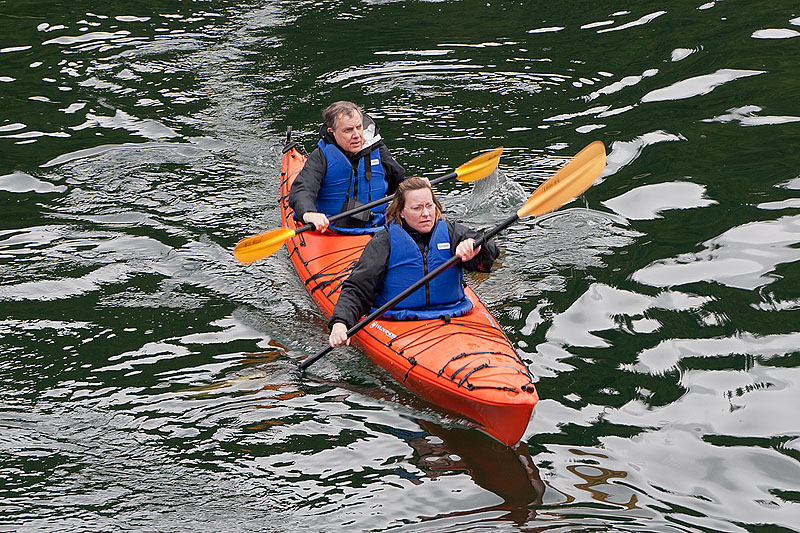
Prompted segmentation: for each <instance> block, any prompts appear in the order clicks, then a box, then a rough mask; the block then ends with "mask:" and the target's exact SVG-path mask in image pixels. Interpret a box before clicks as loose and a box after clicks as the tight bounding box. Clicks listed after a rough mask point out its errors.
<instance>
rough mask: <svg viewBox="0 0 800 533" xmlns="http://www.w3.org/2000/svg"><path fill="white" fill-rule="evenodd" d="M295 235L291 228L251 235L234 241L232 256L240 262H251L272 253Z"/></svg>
mask: <svg viewBox="0 0 800 533" xmlns="http://www.w3.org/2000/svg"><path fill="white" fill-rule="evenodd" d="M294 236H295V232H294V230H293V229H289V228H277V229H272V230H269V231H265V232H264V233H259V234H258V235H253V236H252V237H246V238H244V239H242V240H241V241H239V242H238V243H236V247H235V248H234V249H233V257H235V258H236V260H237V261H239V262H240V263H252V262H253V261H258V260H259V259H262V258H264V257H267V256H268V255H272V254H274V253H275V252H276V251H278V250H279V249H280V247H281V246H283V243H285V242H286V241H287V240H289V239H291V238H292V237H294Z"/></svg>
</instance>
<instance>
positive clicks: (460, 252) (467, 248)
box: [456, 239, 481, 263]
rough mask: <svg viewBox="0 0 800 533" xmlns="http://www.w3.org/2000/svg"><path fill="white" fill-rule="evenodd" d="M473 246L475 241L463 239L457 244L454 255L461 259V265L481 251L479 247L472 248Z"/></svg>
mask: <svg viewBox="0 0 800 533" xmlns="http://www.w3.org/2000/svg"><path fill="white" fill-rule="evenodd" d="M474 246H475V239H464V240H463V241H461V242H460V243H458V246H456V255H457V256H458V257H460V258H461V262H462V263H466V262H467V261H469V260H470V259H472V258H473V257H475V256H476V255H478V252H480V251H481V247H480V246H478V247H477V248H474Z"/></svg>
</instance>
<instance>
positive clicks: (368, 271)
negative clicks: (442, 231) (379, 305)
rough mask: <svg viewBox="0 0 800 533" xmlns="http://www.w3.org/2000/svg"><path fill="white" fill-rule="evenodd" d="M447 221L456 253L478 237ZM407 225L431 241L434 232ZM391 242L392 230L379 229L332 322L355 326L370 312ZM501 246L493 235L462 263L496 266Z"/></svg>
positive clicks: (483, 267) (422, 239)
mask: <svg viewBox="0 0 800 533" xmlns="http://www.w3.org/2000/svg"><path fill="white" fill-rule="evenodd" d="M446 222H447V229H448V231H449V233H450V253H452V254H455V250H456V247H457V246H458V244H459V243H460V242H461V241H463V240H466V239H470V238H472V239H475V238H477V237H478V233H477V232H476V231H473V230H471V229H469V228H468V227H466V226H464V225H463V224H459V223H457V222H449V221H446ZM403 228H404V229H405V230H406V231H407V232H408V234H409V235H411V237H412V238H413V239H414V241H415V242H416V243H417V244H418V245H420V247H422V245H423V244H427V242H428V241H430V238H431V233H428V234H425V235H422V234H420V233H418V232H416V231H414V230H413V229H411V228H410V227H409V226H408V225H407V224H406V223H405V222H403ZM390 251H391V245H390V240H389V232H388V231H387V230H385V229H384V230H383V231H379V232H378V233H376V234H375V236H374V237H372V239H371V240H370V241H369V242H368V243H367V246H366V247H365V248H364V253H362V254H361V259H359V260H358V262H357V263H356V266H355V267H354V268H353V272H352V273H351V274H350V276H349V277H348V278H347V279H346V280H345V281H344V283H343V284H342V292H341V294H339V300H338V302H337V303H336V307H335V308H334V309H333V315H332V316H331V320H330V322H328V325H329V326H333V324H335V323H336V322H343V323H344V324H345V325H346V326H347V329H350V328H351V327H353V326H354V325H355V324H356V323H357V322H358V321H359V320H360V319H361V317H362V316H364V315H365V314H367V312H368V311H369V309H370V308H371V307H372V302H373V301H374V300H375V295H376V294H378V291H379V290H380V287H381V284H382V283H383V278H384V277H385V276H386V267H387V264H388V263H389V252H390ZM498 255H500V250H499V249H498V248H497V245H496V244H495V242H494V240H493V239H489V241H488V242H485V243H484V244H483V246H481V251H480V252H478V255H476V256H475V257H473V258H472V259H471V260H469V261H467V262H466V263H462V265H461V266H462V267H464V268H465V269H467V270H473V271H476V272H489V271H490V270H491V269H492V265H493V264H494V261H495V259H497V256H498Z"/></svg>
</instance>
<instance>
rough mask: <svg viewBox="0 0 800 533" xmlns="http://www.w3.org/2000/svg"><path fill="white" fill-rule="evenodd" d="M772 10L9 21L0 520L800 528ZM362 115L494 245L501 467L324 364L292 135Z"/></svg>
mask: <svg viewBox="0 0 800 533" xmlns="http://www.w3.org/2000/svg"><path fill="white" fill-rule="evenodd" d="M798 57H800V8H798V6H797V4H796V3H795V2H786V1H779V2H734V1H732V0H727V1H716V2H714V1H711V2H707V3H702V1H698V2H662V3H653V2H649V3H646V2H616V3H613V2H612V3H609V2H555V3H540V2H537V3H527V2H495V1H490V2H487V1H482V2H475V1H462V2H393V1H390V0H385V1H378V0H374V1H362V2H338V1H334V2H306V1H294V2H288V1H285V2H266V1H262V2H256V1H249V2H227V1H222V0H219V1H206V2H201V1H196V2H190V1H185V2H177V1H170V0H162V1H153V0H146V1H143V2H133V3H131V2H126V3H121V2H86V1H82V0H77V1H73V2H49V3H48V2H31V1H22V0H17V1H9V0H0V202H2V204H1V205H2V206H3V212H2V214H1V215H0V257H1V258H2V259H1V260H0V273H1V274H2V278H0V279H1V281H0V343H1V344H2V352H1V353H2V355H0V530H2V531H119V530H130V531H267V532H272V531H275V532H283V531H298V530H304V531H325V532H335V531H387V530H389V531H436V532H445V531H446V532H462V531H484V530H486V529H492V530H493V531H494V530H497V531H544V530H548V531H606V530H615V531H697V532H700V531H704V532H705V531H757V532H766V531H798V530H800V416H798V414H797V406H798V404H799V403H800V289H799V288H798V287H800V211H799V210H800V170H799V169H800V156H798V150H797V148H798V139H800V111H798V109H799V108H798V104H797V102H798V97H800V92H798V88H797V87H798V79H800V61H798ZM334 99H352V100H355V101H357V102H358V103H360V104H361V105H363V106H364V107H365V108H366V109H367V110H368V111H369V112H370V113H371V114H372V115H373V116H374V117H375V118H377V119H378V120H379V123H380V125H381V127H382V134H383V136H384V138H385V139H386V141H387V144H388V145H389V146H390V148H391V149H392V151H393V153H394V155H395V156H396V158H397V159H398V160H399V161H400V162H401V163H402V164H403V165H404V166H405V167H406V169H407V171H408V172H409V173H411V174H426V175H436V174H438V173H441V172H446V171H448V170H450V169H451V168H453V167H455V166H458V165H459V164H461V163H463V162H465V161H466V160H468V159H469V158H471V157H473V156H474V155H475V154H477V153H479V152H480V151H482V150H485V149H488V148H493V147H495V146H499V145H502V146H505V147H506V151H505V153H504V155H503V158H502V159H501V163H500V172H499V176H498V177H497V179H493V180H484V181H482V182H479V183H477V184H475V185H474V186H473V185H468V184H461V183H455V184H449V185H447V186H443V188H442V193H441V194H442V198H443V200H444V203H445V207H446V210H447V214H448V215H449V216H450V217H451V218H454V219H457V220H462V221H467V222H469V223H470V224H472V225H474V226H483V227H488V226H490V225H493V224H494V223H496V222H499V221H500V220H502V219H504V218H505V217H506V216H508V214H510V213H512V212H514V211H515V210H516V208H517V207H518V206H519V205H521V203H522V202H523V201H524V200H525V199H526V198H527V197H528V195H529V194H530V193H531V192H532V191H533V190H534V188H535V187H536V186H537V185H538V184H540V183H541V182H542V181H543V180H544V179H546V178H547V177H548V176H549V175H551V174H552V173H553V172H554V171H555V170H556V169H557V168H559V167H560V166H561V165H563V164H564V163H565V162H566V161H567V160H568V159H569V157H571V156H572V155H574V154H575V153H576V152H577V151H578V150H580V148H582V147H583V146H585V145H587V144H589V143H590V142H592V141H594V140H601V141H603V142H604V143H605V145H606V147H607V149H608V152H609V157H608V167H607V169H606V172H605V173H604V175H603V178H602V179H601V180H600V181H598V183H596V184H595V185H594V186H593V187H592V188H591V189H590V190H589V191H588V192H587V193H586V194H585V195H584V196H583V197H582V198H581V199H579V200H578V201H575V202H573V203H571V204H569V205H567V206H566V207H565V208H563V209H562V210H560V211H558V212H556V213H555V214H553V215H550V216H547V217H543V218H541V219H538V220H525V221H523V222H521V223H519V224H517V225H515V226H514V227H512V228H510V229H509V230H508V231H506V232H504V233H503V234H502V235H501V236H500V237H499V238H498V242H499V244H500V246H501V248H502V250H503V254H502V256H501V258H500V261H499V263H498V266H497V269H496V272H495V273H494V274H493V275H491V276H489V277H472V278H470V279H469V282H470V283H471V285H472V286H473V287H474V288H475V289H476V291H477V292H478V293H479V295H480V296H481V297H482V298H483V299H484V301H485V302H486V303H487V305H488V306H489V307H490V308H491V310H492V312H493V313H494V314H495V316H496V317H497V318H498V319H499V320H500V322H501V323H502V324H503V325H504V327H505V328H506V330H507V332H508V335H509V337H510V338H511V339H512V341H513V342H514V343H515V345H516V346H517V347H518V349H519V351H520V353H521V354H522V355H523V356H524V357H525V358H526V359H529V360H530V361H531V364H530V367H531V370H532V372H533V374H534V375H535V376H536V378H537V380H538V381H537V387H538V389H539V393H540V395H541V397H542V400H541V402H540V403H539V405H538V406H537V407H536V409H535V412H534V416H533V418H532V420H531V423H530V425H529V428H528V431H527V433H526V435H525V438H524V441H523V443H522V444H521V445H520V446H518V447H517V448H515V449H509V448H506V447H504V446H501V445H499V444H497V443H495V442H494V441H492V440H490V439H488V438H487V437H485V436H484V435H483V434H482V433H479V432H478V431H477V430H475V429H471V428H470V426H469V425H468V424H467V423H466V422H465V421H463V420H458V419H455V418H452V417H451V416H449V415H447V414H445V413H442V412H440V411H438V410H437V409H436V408H435V407H433V406H431V405H429V404H427V403H425V402H423V401H422V400H419V399H417V398H415V397H414V396H412V395H411V394H409V393H408V392H406V391H405V390H404V389H403V388H402V387H400V386H399V385H397V384H395V383H394V382H393V381H392V380H390V379H389V378H388V377H386V376H385V375H384V374H382V373H381V372H379V371H377V370H376V369H375V368H374V367H373V366H372V365H371V364H370V363H369V362H368V360H367V359H366V357H365V356H364V355H363V354H361V353H359V352H357V351H355V350H338V351H336V352H334V353H333V354H331V355H330V356H328V357H327V358H326V359H324V360H322V361H320V362H319V363H317V364H316V365H315V366H314V367H313V368H312V369H311V372H309V373H308V374H307V375H305V376H301V375H300V374H299V373H298V372H297V371H296V370H295V368H296V366H295V364H296V362H297V361H298V360H300V358H302V357H303V356H305V355H309V354H312V353H314V352H316V351H317V350H318V349H319V348H320V347H321V346H323V344H324V342H325V340H326V331H325V327H324V322H323V320H322V318H321V316H320V314H319V313H318V312H317V311H316V309H315V308H314V306H313V304H312V302H311V300H310V299H309V298H308V296H307V295H306V293H305V291H304V289H303V287H302V285H301V284H300V282H299V281H298V280H297V278H296V277H295V275H294V272H293V271H292V270H291V268H290V265H289V262H288V259H287V257H286V253H285V250H281V251H280V252H279V253H277V254H275V255H273V256H271V257H269V258H267V259H265V260H264V261H261V262H260V263H257V264H255V265H252V266H242V265H240V264H238V263H236V261H235V260H234V259H233V257H232V255H231V253H230V251H231V249H232V247H233V245H234V244H235V243H236V242H237V241H238V240H239V239H240V238H242V237H244V236H247V235H250V234H253V233H257V232H259V231H262V230H266V229H269V228H273V227H276V226H277V225H278V224H279V218H278V210H277V201H276V191H277V184H278V176H277V173H278V170H279V164H280V146H281V144H282V141H283V137H284V132H285V131H286V127H287V126H290V125H291V126H292V127H293V128H294V130H295V132H296V140H299V141H301V142H302V143H303V144H304V145H305V146H306V148H307V149H308V150H310V149H311V148H312V147H313V144H314V142H315V136H316V131H317V128H318V122H319V120H320V119H319V112H320V110H321V109H322V107H324V106H325V105H326V104H327V103H329V102H331V101H332V100H334Z"/></svg>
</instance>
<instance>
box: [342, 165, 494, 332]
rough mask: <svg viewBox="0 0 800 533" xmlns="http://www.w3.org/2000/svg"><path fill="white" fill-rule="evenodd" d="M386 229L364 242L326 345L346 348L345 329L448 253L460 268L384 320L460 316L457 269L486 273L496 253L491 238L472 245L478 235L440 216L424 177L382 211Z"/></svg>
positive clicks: (405, 185) (466, 306) (466, 303)
mask: <svg viewBox="0 0 800 533" xmlns="http://www.w3.org/2000/svg"><path fill="white" fill-rule="evenodd" d="M386 220H387V222H388V225H387V226H386V227H385V228H384V229H383V230H381V231H380V232H379V233H377V234H376V235H375V236H374V237H373V238H372V240H370V241H369V242H368V243H367V246H366V247H365V248H364V253H363V254H362V255H361V258H360V259H359V260H358V263H356V266H355V268H354V269H353V272H352V273H351V274H350V276H349V277H348V278H347V279H346V280H345V281H344V283H343V284H342V292H341V294H340V295H339V300H338V301H337V303H336V307H335V308H334V310H333V316H332V317H331V320H330V326H331V335H330V338H329V343H330V345H331V346H332V347H334V348H336V347H337V346H341V345H343V344H350V339H349V338H348V337H347V330H348V329H350V328H351V327H352V326H353V325H355V324H356V323H357V322H358V321H359V319H360V318H361V317H362V316H363V315H365V314H366V313H367V311H369V310H370V308H372V309H377V308H378V307H380V306H382V305H383V304H384V303H386V302H388V301H389V300H391V299H392V298H393V297H394V296H396V295H397V294H399V293H400V292H402V291H403V290H405V289H406V288H408V287H410V286H411V285H412V284H413V283H414V282H415V281H417V280H419V279H420V278H422V276H424V275H425V274H427V273H428V272H430V271H432V270H434V269H435V268H436V267H437V266H439V265H441V264H442V263H444V262H445V261H447V260H448V259H450V257H452V256H453V255H457V256H458V257H460V258H461V263H460V264H459V265H456V266H453V267H451V268H448V269H447V270H445V271H444V272H442V273H441V274H439V275H438V276H437V277H435V278H433V279H432V280H431V281H429V282H428V283H427V284H426V285H425V286H423V287H420V288H419V289H417V290H416V291H415V292H413V293H412V294H411V295H409V296H408V297H406V298H404V299H403V300H401V301H400V302H398V303H397V304H396V305H395V306H394V307H392V308H391V309H389V310H388V311H387V312H386V313H385V314H384V317H386V318H395V319H398V320H403V319H425V318H437V317H440V316H446V315H449V316H460V315H463V314H466V313H468V312H469V310H470V309H471V308H472V302H471V301H470V300H469V299H468V298H467V297H466V296H465V294H464V287H463V282H462V267H464V268H467V269H468V270H475V271H479V272H489V271H490V270H491V268H492V264H493V263H494V261H495V259H497V256H498V255H499V251H498V249H497V245H495V243H494V241H492V240H491V239H490V240H489V241H488V242H486V243H484V246H478V247H477V248H475V247H474V244H475V237H477V235H478V234H477V233H476V232H475V231H472V230H470V229H469V228H467V227H466V226H463V225H461V224H457V223H454V222H447V221H445V220H444V219H443V218H442V204H441V203H439V200H438V199H437V198H436V197H435V196H434V194H433V190H432V189H431V186H430V182H428V180H427V179H425V178H420V177H413V178H408V179H406V180H405V181H403V182H402V183H400V185H399V186H398V188H397V192H396V193H395V196H394V200H393V201H392V204H391V205H390V206H389V208H388V209H387V210H386Z"/></svg>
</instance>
